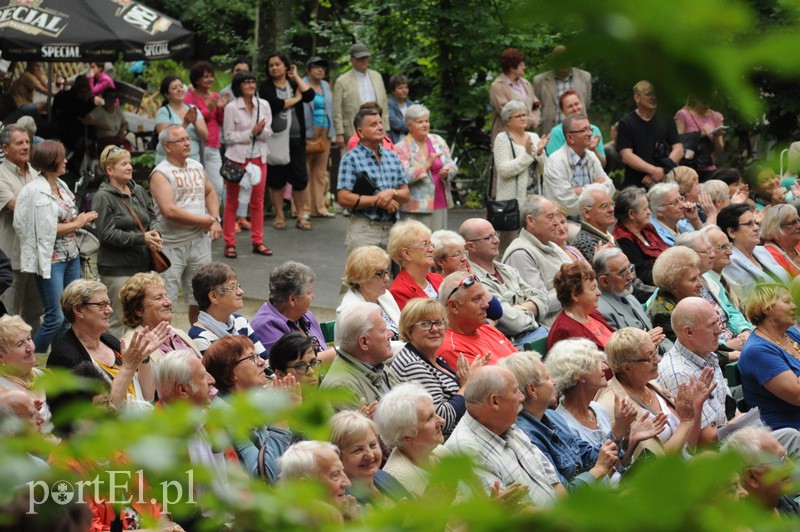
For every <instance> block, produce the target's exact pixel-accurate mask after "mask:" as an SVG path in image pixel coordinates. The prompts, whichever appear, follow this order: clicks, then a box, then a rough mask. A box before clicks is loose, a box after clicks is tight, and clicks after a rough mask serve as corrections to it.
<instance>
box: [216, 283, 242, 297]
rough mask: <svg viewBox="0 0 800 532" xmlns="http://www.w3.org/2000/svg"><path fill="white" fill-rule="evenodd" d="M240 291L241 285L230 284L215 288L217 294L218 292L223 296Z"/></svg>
mask: <svg viewBox="0 0 800 532" xmlns="http://www.w3.org/2000/svg"><path fill="white" fill-rule="evenodd" d="M241 289H242V285H241V284H239V283H232V284H229V285H228V286H220V287H219V288H217V292H220V293H222V294H224V293H225V292H236V291H237V290H241Z"/></svg>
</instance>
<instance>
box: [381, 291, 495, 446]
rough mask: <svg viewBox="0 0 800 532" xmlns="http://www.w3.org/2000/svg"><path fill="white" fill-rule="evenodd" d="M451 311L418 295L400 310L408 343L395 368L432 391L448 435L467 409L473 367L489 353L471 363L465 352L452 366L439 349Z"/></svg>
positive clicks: (401, 375) (403, 378)
mask: <svg viewBox="0 0 800 532" xmlns="http://www.w3.org/2000/svg"><path fill="white" fill-rule="evenodd" d="M446 330H447V312H446V311H445V309H444V307H443V306H442V305H441V303H439V302H438V301H437V300H435V299H427V298H416V299H412V300H411V301H409V302H408V305H406V307H405V308H404V309H403V312H402V313H401V314H400V337H401V338H402V339H403V340H405V341H406V344H405V347H404V348H403V349H402V350H401V351H400V352H399V353H397V354H396V355H395V358H394V360H393V362H392V370H393V371H394V372H395V374H396V375H397V376H398V378H399V379H400V380H401V381H404V382H415V383H417V384H419V385H421V386H422V387H423V388H425V391H426V392H428V393H429V394H431V397H432V398H433V402H434V405H435V406H436V414H437V415H439V416H442V417H443V418H444V428H443V429H442V430H443V431H444V433H445V435H449V434H450V433H451V432H453V429H454V428H455V427H456V424H458V421H459V420H460V419H461V417H462V416H463V415H464V412H466V403H465V402H464V386H466V384H467V381H468V380H469V375H470V370H471V369H472V368H473V367H474V368H478V367H480V366H483V365H485V364H486V361H487V360H488V355H487V356H483V357H478V358H476V359H475V360H474V361H473V362H472V364H469V363H468V362H467V360H466V358H464V355H460V356H459V357H458V362H457V364H456V367H455V368H453V367H451V366H450V365H449V364H448V363H447V362H445V361H444V359H442V358H440V357H438V356H436V352H437V351H438V350H439V348H440V347H441V345H442V343H443V342H444V335H445V331H446Z"/></svg>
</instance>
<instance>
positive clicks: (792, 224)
mask: <svg viewBox="0 0 800 532" xmlns="http://www.w3.org/2000/svg"><path fill="white" fill-rule="evenodd" d="M798 225H800V218H795V219H794V220H792V221H791V222H786V223H782V224H781V227H797V226H798Z"/></svg>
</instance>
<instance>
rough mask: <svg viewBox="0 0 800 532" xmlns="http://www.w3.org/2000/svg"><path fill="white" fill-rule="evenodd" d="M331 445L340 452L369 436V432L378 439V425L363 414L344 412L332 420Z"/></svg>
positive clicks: (350, 411) (335, 415)
mask: <svg viewBox="0 0 800 532" xmlns="http://www.w3.org/2000/svg"><path fill="white" fill-rule="evenodd" d="M330 424H331V443H332V444H334V445H335V446H336V447H338V448H339V450H340V452H344V450H345V449H346V448H347V447H349V446H350V445H352V444H353V443H355V442H357V441H358V440H360V439H362V438H364V437H366V436H367V434H368V433H369V431H372V433H373V434H374V435H375V437H376V438H377V437H378V425H376V424H375V422H374V421H372V420H371V419H370V418H368V417H367V416H365V415H364V414H362V413H361V412H354V411H352V410H343V411H341V412H339V413H337V414H334V416H333V417H332V418H331V422H330Z"/></svg>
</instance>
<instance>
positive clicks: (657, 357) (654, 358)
mask: <svg viewBox="0 0 800 532" xmlns="http://www.w3.org/2000/svg"><path fill="white" fill-rule="evenodd" d="M659 360H661V353H659V352H658V348H657V347H656V348H655V350H654V351H653V352H652V353H650V356H649V357H647V358H637V359H635V360H630V361H629V362H633V363H643V362H651V363H652V362H654V361H655V362H657V361H659Z"/></svg>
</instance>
